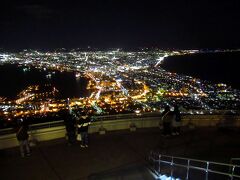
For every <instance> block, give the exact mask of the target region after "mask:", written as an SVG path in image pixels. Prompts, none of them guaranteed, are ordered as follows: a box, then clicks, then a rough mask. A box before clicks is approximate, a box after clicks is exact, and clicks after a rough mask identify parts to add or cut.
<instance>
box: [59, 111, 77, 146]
mask: <svg viewBox="0 0 240 180" xmlns="http://www.w3.org/2000/svg"><path fill="white" fill-rule="evenodd" d="M62 113H63V115H64V124H65V127H66V133H67V139H68V145H73V144H74V143H75V141H76V126H75V125H76V119H75V116H74V115H73V114H72V113H73V112H72V111H71V110H70V109H69V110H64V111H63V112H62Z"/></svg>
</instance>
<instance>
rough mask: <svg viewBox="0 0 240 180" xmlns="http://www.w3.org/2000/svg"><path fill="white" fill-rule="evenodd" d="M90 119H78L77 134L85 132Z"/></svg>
mask: <svg viewBox="0 0 240 180" xmlns="http://www.w3.org/2000/svg"><path fill="white" fill-rule="evenodd" d="M90 122H91V118H90V117H89V116H87V117H86V118H83V117H80V118H79V120H78V122H77V128H78V133H81V132H87V131H88V127H89V124H90Z"/></svg>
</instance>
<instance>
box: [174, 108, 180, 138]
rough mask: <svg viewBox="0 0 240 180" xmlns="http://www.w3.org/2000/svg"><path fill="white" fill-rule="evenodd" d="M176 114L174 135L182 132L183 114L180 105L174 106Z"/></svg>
mask: <svg viewBox="0 0 240 180" xmlns="http://www.w3.org/2000/svg"><path fill="white" fill-rule="evenodd" d="M174 114H175V118H174V120H173V123H172V126H173V132H172V133H173V135H179V134H180V127H181V115H180V111H179V109H178V106H174Z"/></svg>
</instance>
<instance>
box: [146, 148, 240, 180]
mask: <svg viewBox="0 0 240 180" xmlns="http://www.w3.org/2000/svg"><path fill="white" fill-rule="evenodd" d="M149 161H150V164H151V167H152V170H153V171H154V173H155V174H156V175H157V176H159V177H160V176H161V175H163V174H166V175H168V176H170V177H172V178H174V177H178V178H180V179H186V180H189V179H194V180H200V179H202V180H211V179H217V180H223V179H230V180H235V179H240V174H238V172H239V169H240V166H239V165H236V164H225V163H218V162H212V161H202V160H198V159H189V158H183V157H175V156H167V155H162V154H158V153H154V152H151V153H150V155H149Z"/></svg>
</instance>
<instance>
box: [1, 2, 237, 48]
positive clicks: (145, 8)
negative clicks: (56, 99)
mask: <svg viewBox="0 0 240 180" xmlns="http://www.w3.org/2000/svg"><path fill="white" fill-rule="evenodd" d="M239 9H240V2H239V0H225V1H221V0H218V1H214V0H208V1H207V0H202V1H200V0H165V1H162V0H158V1H152V0H146V1H139V0H138V1H135V0H120V1H118V0H88V1H81V0H79V1H65V2H64V1H59V0H58V1H55V0H48V1H45V2H44V1H39V2H38V1H37V0H35V1H27V0H8V1H5V2H2V1H1V6H0V48H3V49H9V50H15V49H22V48H33V49H36V48H38V49H49V48H60V47H65V48H75V47H87V46H91V47H99V48H103V47H122V48H127V47H139V46H145V47H156V46H157V47H160V48H239V47H240V34H239V33H240V10H239Z"/></svg>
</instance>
